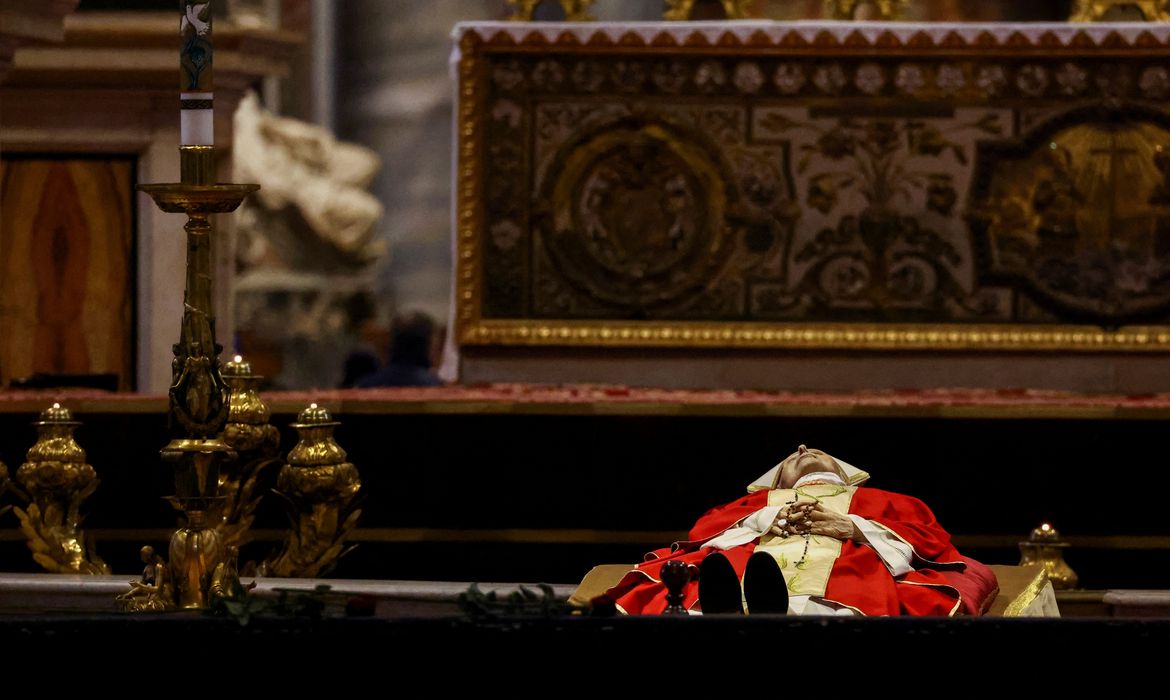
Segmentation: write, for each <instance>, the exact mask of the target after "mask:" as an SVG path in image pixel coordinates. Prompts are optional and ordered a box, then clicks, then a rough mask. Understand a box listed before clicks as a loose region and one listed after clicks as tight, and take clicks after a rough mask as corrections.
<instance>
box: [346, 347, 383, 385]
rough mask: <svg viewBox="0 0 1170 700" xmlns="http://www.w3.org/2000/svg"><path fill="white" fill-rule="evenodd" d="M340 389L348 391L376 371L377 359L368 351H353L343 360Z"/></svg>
mask: <svg viewBox="0 0 1170 700" xmlns="http://www.w3.org/2000/svg"><path fill="white" fill-rule="evenodd" d="M342 371H343V376H342V378H341V388H342V389H349V388H351V387H355V386H357V385H358V382H360V381H361V380H363V379H365V378H367V377H369V376H370V375H372V374H374V373H375V372H377V371H378V358H377V357H376V356H375V355H374V353H372V352H370V351H369V350H354V351H353V352H351V353H350V354H349V355H347V356H346V358H345V364H344V365H343V370H342Z"/></svg>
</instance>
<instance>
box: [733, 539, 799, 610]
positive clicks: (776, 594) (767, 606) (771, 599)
mask: <svg viewBox="0 0 1170 700" xmlns="http://www.w3.org/2000/svg"><path fill="white" fill-rule="evenodd" d="M743 593H744V597H746V598H747V609H748V613H749V614H754V615H760V614H766V615H787V614H788V584H787V583H786V582H785V581H784V572H782V571H780V565H779V564H777V563H776V559H775V558H773V557H772V555H770V554H768V553H766V552H756V553H755V554H753V555H752V556H751V558H750V559H748V563H747V569H746V570H745V571H744V574H743Z"/></svg>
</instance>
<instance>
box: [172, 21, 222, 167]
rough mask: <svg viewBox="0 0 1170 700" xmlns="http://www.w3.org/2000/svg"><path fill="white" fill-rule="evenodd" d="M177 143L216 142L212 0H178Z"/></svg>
mask: <svg viewBox="0 0 1170 700" xmlns="http://www.w3.org/2000/svg"><path fill="white" fill-rule="evenodd" d="M179 10H180V11H181V12H182V14H183V17H182V19H181V20H180V22H179V35H180V42H181V43H180V47H179V90H180V92H181V94H180V97H179V99H180V107H181V112H180V114H181V116H180V124H179V132H180V144H181V145H183V146H213V145H215V122H214V114H215V112H214V110H213V108H212V107H213V102H212V91H211V79H212V64H211V0H208V1H207V2H198V1H197V0H179Z"/></svg>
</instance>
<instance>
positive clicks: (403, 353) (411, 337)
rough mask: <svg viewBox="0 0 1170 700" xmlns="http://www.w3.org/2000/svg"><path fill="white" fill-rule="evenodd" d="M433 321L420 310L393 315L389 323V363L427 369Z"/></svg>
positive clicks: (433, 334)
mask: <svg viewBox="0 0 1170 700" xmlns="http://www.w3.org/2000/svg"><path fill="white" fill-rule="evenodd" d="M434 336H435V322H434V321H433V320H431V317H430V316H428V315H426V314H425V313H422V312H421V311H410V312H406V313H402V314H399V315H397V316H395V317H394V320H393V321H391V323H390V364H392V365H411V366H413V367H423V368H427V369H429V368H430V366H431V348H432V345H431V343H432V341H433V339H434Z"/></svg>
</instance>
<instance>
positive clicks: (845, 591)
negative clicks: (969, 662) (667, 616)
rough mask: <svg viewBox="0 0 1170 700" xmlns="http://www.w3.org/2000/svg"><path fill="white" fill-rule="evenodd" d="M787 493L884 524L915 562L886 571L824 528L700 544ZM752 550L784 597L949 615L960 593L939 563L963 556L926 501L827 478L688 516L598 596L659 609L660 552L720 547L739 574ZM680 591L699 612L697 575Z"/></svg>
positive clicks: (868, 552) (682, 553)
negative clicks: (771, 567) (780, 581)
mask: <svg viewBox="0 0 1170 700" xmlns="http://www.w3.org/2000/svg"><path fill="white" fill-rule="evenodd" d="M794 500H800V501H813V500H819V501H820V502H821V503H822V504H823V507H824V508H826V509H828V510H832V511H834V512H837V513H841V514H846V515H849V516H850V517H851V518H852V517H860V518H864V519H865V520H867V521H869V522H870V523H872V524H874V525H876V526H878V527H880V528H881V529H882V530H884V531H887V532H889V533H891V534H892V535H893V536H894V537H895V538H896V539H897V540H900V541H901V542H903V543H905V544H906V545H907V546H908V547H909V548H910V549H911V550H912V557H911V563H912V566H913V567H914V568H913V569H912V570H910V571H908V572H906V573H901V574H899V575H897V576H895V575H894V574H892V573H891V571H890V569H889V568H887V566H886V564H885V563H884V562H883V560H882V558H881V556H879V555H878V553H877V552H876V551H875V550H874V548H873V547H872V546H869V545H867V544H859V543H857V542H853V541H848V542H843V541H841V540H837V539H834V538H831V537H820V536H810V537H809V542H808V553H807V554H805V553H804V546H805V541H804V537H803V536H800V535H791V536H789V537H778V536H775V535H772V534H764V535H762V536H760V535H756V536H755V537H754V538H751V539H750V540H748V539H747V538H741V539H743V543H742V544H738V543H736V544H733V545H732V546H729V547H728V548H725V549H723V548H715V547H712V546H705V544H706V543H708V542H719V541H720V540H719V539H717V538H719V537H720V536H722V535H725V534H727V533H729V532H732V533H734V532H736V531H741V530H742V526H743V524H744V522H745V521H747V520H749V518H751V516H753V515H756V514H758V513H759V512H760V511H761V510H762V509H765V508H769V507H772V508H775V507H782V506H784V505H787V504H789V503H790V502H792V501H794ZM737 528H738V530H736V529H737ZM749 536H750V533H749ZM732 541H733V542H734V540H732ZM757 549H759V550H760V551H765V552H768V553H769V554H771V555H772V556H773V557H775V558H776V562H777V564H779V565H780V568H781V571H782V572H783V573H784V577H785V581H786V583H787V586H788V589H789V595H790V596H804V595H807V596H811V600H813V601H816V602H818V603H822V604H826V605H830V606H833V607H838V608H848V609H850V610H852V611H854V612H856V613H859V614H863V615H940V616H950V615H954V614H955V613H956V612H957V611H958V610H959V609H960V605H961V602H962V601H961V599H960V594H959V592H958V590H956V589H955V588H954V587H953V586H951V585H950V584H949V583H948V581H947V579H946V577H945V576H944V575H943V571H946V570H952V571H959V570H962V569H963V568H964V566H965V564H964V563H963V562H962V558H961V556H960V555H959V553H958V551H957V550H955V548H954V547H953V546H952V545H951V539H950V535H949V534H948V533H947V532H946V531H945V530H944V529H943V528H942V527H941V526H940V525H939V524H938V522H937V521H936V520H935V518H934V514H933V513H931V511H930V509H929V508H928V507H927V506H926V504H925V503H923V502H922V501H920V500H918V499H917V498H914V497H912V496H905V495H902V494H897V493H893V492H889V491H882V490H880V489H873V488H866V487H854V486H836V485H831V484H817V485H814V486H807V487H801V488H799V489H797V490H793V489H764V490H760V491H756V492H755V493H751V494H749V495H747V496H745V497H743V498H741V499H739V500H736V501H733V502H731V503H728V504H725V505H722V506H718V507H716V508H712V509H711V510H709V511H708V512H707V513H705V514H704V515H703V516H702V517H701V518H699V520H698V522H696V523H695V525H694V527H693V528H692V529H691V531H690V534H689V537H688V539H687V540H686V541H682V542H675V543H674V544H672V545H670V546H669V547H663V548H661V549H656V550H654V551H652V552H649V553H648V554H647V555H646V560H645V561H644V562H643V563H642V564H639V565H638V566H637V567H635V568H634V569H632V570H631V571H630V572H628V573H627V574H626V575H625V576H624V577H623V578H622V580H621V581H620V582H619V583H618V584H617V585H615V586H614V587H613V588H611V589H610V590H609V591H607V592H606V593H605V594H604V595H603V596H602V598H601V599H602V600H605V601H612V602H613V603H614V604H615V606H616V607H617V609H618V610H619V611H620V612H622V613H624V614H630V615H636V614H647V613H660V612H662V611H663V610H665V608H666V587H665V586H664V585H663V584H662V582H661V579H660V577H659V570H660V569H661V568H662V565H663V564H664V563H666V562H667V561H670V560H680V561H683V562H685V563H687V564H692V565H695V566H698V565H699V564H701V563H702V561H703V559H705V558H706V557H707V556H708V555H709V554H711V553H712V552H716V551H720V552H722V553H723V554H724V555H725V556H726V557H727V558H728V560H729V561H730V562H731V564H732V567H733V568H734V569H735V570H736V573H737V574H738V575H739V576H740V579H741V581H742V578H743V573H744V569H745V568H746V566H747V560H748V558H749V557H750V556H751V555H752V554H753V553H754V552H755V551H756V550H757ZM802 559H803V561H802ZM684 593H685V597H684V600H683V605H684V606H685V607H686V608H687V609H688V610H689V611H691V612H701V610H702V608H701V606H700V604H699V600H698V583H697V582H695V581H692V582H690V583H688V584H687V586H686V589H685V591H684Z"/></svg>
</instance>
